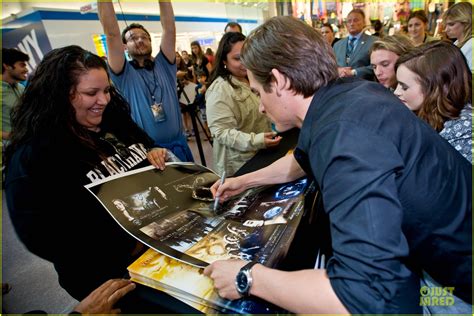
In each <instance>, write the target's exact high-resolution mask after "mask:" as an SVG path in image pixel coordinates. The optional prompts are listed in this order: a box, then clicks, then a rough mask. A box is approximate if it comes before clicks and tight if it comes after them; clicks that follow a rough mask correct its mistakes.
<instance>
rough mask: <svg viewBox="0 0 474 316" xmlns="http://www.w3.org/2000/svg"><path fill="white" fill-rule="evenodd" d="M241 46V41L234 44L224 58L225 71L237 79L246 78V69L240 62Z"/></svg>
mask: <svg viewBox="0 0 474 316" xmlns="http://www.w3.org/2000/svg"><path fill="white" fill-rule="evenodd" d="M243 44H244V42H243V41H241V42H237V43H235V44H234V45H233V46H232V49H231V50H230V52H229V53H228V54H227V56H226V59H227V60H224V65H226V67H227V70H229V72H230V73H231V74H232V75H233V76H234V77H237V78H238V79H243V78H245V77H246V76H247V68H245V67H244V65H243V64H242V63H241V62H240V51H241V50H242V45H243Z"/></svg>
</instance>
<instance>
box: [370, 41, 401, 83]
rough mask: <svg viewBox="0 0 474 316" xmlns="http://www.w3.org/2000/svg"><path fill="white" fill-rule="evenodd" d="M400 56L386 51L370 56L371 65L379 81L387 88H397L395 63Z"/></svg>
mask: <svg viewBox="0 0 474 316" xmlns="http://www.w3.org/2000/svg"><path fill="white" fill-rule="evenodd" d="M398 57H399V56H398V55H397V54H395V53H394V52H391V51H389V50H386V49H378V50H376V51H373V52H372V54H370V64H371V65H372V68H373V69H374V74H375V76H376V77H377V80H378V81H379V82H380V83H381V84H382V85H384V86H385V87H386V88H395V87H396V86H397V76H396V74H395V63H396V62H397V60H398Z"/></svg>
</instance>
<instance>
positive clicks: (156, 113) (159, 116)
mask: <svg viewBox="0 0 474 316" xmlns="http://www.w3.org/2000/svg"><path fill="white" fill-rule="evenodd" d="M151 112H152V113H153V117H154V118H155V122H157V123H160V122H164V121H166V113H165V109H164V108H163V103H156V102H154V103H153V104H152V105H151Z"/></svg>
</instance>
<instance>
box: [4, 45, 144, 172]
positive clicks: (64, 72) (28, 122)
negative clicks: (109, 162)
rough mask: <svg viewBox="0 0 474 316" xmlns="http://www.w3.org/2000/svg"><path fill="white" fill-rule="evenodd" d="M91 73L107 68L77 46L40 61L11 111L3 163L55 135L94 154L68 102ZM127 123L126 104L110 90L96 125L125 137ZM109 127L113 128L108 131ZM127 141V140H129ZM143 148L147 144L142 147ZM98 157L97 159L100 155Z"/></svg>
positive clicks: (94, 148) (57, 51) (102, 62)
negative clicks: (25, 146) (31, 144)
mask: <svg viewBox="0 0 474 316" xmlns="http://www.w3.org/2000/svg"><path fill="white" fill-rule="evenodd" d="M91 69H103V70H104V71H106V72H107V65H106V63H105V61H104V60H103V59H102V58H100V57H99V56H97V55H94V54H92V53H91V52H89V51H86V50H84V49H82V48H81V47H79V46H75V45H72V46H66V47H63V48H58V49H54V50H52V51H51V52H49V53H48V54H47V55H46V56H45V57H44V59H43V60H42V61H41V63H40V64H39V65H38V67H37V68H36V70H35V72H34V74H33V76H31V77H30V80H29V82H28V85H27V87H26V89H25V91H24V94H23V95H22V97H21V98H20V101H19V103H18V105H17V106H16V107H15V108H14V109H13V111H12V115H11V122H12V133H11V142H10V144H9V146H8V147H7V150H6V161H7V163H8V161H9V160H10V159H11V157H12V155H13V153H14V152H15V150H16V149H17V148H18V147H19V146H21V145H22V144H25V143H27V142H29V141H31V140H32V139H33V138H34V137H35V136H37V135H41V136H42V137H51V138H54V137H55V135H61V134H67V135H71V136H72V137H73V138H76V139H77V140H78V141H79V142H80V143H82V144H83V145H84V146H86V147H88V148H90V149H93V150H97V148H96V146H95V144H94V142H93V140H92V138H91V136H90V133H89V131H88V129H87V128H85V127H84V126H82V125H80V124H79V123H78V122H77V119H76V113H75V110H74V107H73V106H72V104H71V102H70V97H71V95H72V94H73V93H74V92H75V91H74V90H75V88H76V86H77V84H78V81H79V77H80V76H81V75H82V74H84V73H86V72H88V71H89V70H91ZM130 123H131V124H133V122H132V121H131V118H130V108H129V106H128V104H127V102H126V101H125V100H124V99H123V97H122V96H120V94H119V93H118V92H117V91H116V90H115V89H114V88H113V87H111V89H110V102H109V104H108V105H107V107H106V109H105V111H104V114H103V118H102V122H101V124H100V125H101V126H106V125H107V127H108V128H109V129H108V131H110V132H112V133H117V134H122V135H126V134H127V133H126V126H130V125H129V124H130ZM124 124H125V125H124ZM113 126H116V128H111V127H113ZM120 126H121V127H122V128H121V129H120ZM114 129H115V130H114ZM124 129H125V131H122V130H124ZM117 134H116V136H119V135H117ZM138 134H139V135H138V138H140V140H141V142H142V143H143V142H144V141H143V140H144V139H145V140H146V142H148V141H149V140H150V138H149V137H148V135H147V134H146V133H145V132H143V131H141V130H140V131H139V133H138ZM127 137H128V139H130V136H127ZM146 142H145V143H146ZM147 145H148V143H146V144H145V146H147ZM98 154H99V155H101V153H100V152H98Z"/></svg>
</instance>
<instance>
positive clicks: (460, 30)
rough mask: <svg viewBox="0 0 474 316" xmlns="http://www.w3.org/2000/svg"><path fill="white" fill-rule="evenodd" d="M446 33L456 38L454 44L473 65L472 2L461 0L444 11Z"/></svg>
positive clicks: (470, 65)
mask: <svg viewBox="0 0 474 316" xmlns="http://www.w3.org/2000/svg"><path fill="white" fill-rule="evenodd" d="M443 20H444V23H445V31H446V35H447V36H448V37H449V38H451V39H454V38H455V39H456V42H454V45H456V46H457V47H459V48H460V49H461V51H462V53H463V55H464V57H466V61H467V64H468V65H469V68H470V69H471V72H473V71H474V69H473V67H472V4H471V3H470V2H459V3H456V4H454V5H453V6H451V7H450V8H449V9H448V10H447V11H446V12H445V13H444V19H443Z"/></svg>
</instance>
